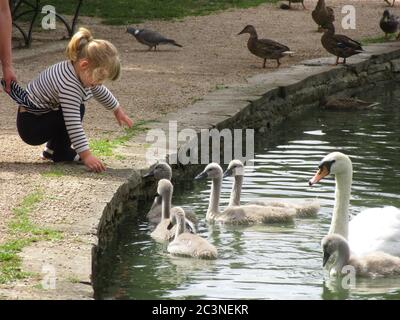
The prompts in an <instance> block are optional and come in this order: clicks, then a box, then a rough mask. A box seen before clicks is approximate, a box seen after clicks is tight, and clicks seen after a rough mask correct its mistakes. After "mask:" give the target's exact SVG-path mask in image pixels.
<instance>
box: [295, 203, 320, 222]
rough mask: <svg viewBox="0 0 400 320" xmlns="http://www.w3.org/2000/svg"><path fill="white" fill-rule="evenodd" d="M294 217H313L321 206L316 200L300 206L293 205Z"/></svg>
mask: <svg viewBox="0 0 400 320" xmlns="http://www.w3.org/2000/svg"><path fill="white" fill-rule="evenodd" d="M295 209H296V217H299V218H306V217H313V216H315V215H316V214H317V213H318V211H319V210H320V209H321V205H320V203H319V201H318V200H309V201H305V202H303V203H301V204H298V205H295Z"/></svg>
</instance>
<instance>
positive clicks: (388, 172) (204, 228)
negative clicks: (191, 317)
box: [97, 87, 400, 299]
mask: <svg viewBox="0 0 400 320" xmlns="http://www.w3.org/2000/svg"><path fill="white" fill-rule="evenodd" d="M380 90H381V91H380V93H381V97H380V100H381V102H382V104H381V105H379V106H377V107H375V108H374V109H373V110H363V111H358V112H348V111H344V112H343V111H320V110H311V111H310V112H308V113H307V114H305V115H303V116H302V117H301V118H293V119H290V120H288V121H286V122H285V124H283V125H282V127H281V128H280V129H279V131H275V132H273V133H271V134H270V133H268V135H269V136H268V137H267V136H266V138H270V136H271V135H273V136H274V141H271V140H263V137H261V136H258V137H257V138H258V140H257V141H256V144H257V146H256V148H255V150H256V156H255V159H254V161H253V162H252V163H249V165H248V166H246V168H245V178H244V183H243V191H242V201H243V203H245V202H248V201H251V200H255V199H257V200H259V199H262V200H266V199H271V198H278V199H282V198H284V199H286V200H288V201H292V202H296V201H302V200H304V199H313V198H318V199H319V200H320V203H321V206H322V208H321V211H320V213H319V214H318V216H317V217H316V218H310V219H296V220H295V222H294V223H293V224H291V225H271V226H262V225H253V226H248V227H243V226H223V225H209V224H207V223H206V222H205V221H204V218H205V212H206V209H207V204H208V197H209V194H210V183H211V182H210V181H202V182H199V183H192V182H187V183H185V187H184V189H180V188H179V186H177V188H175V190H180V192H176V193H175V194H174V199H173V203H174V204H175V205H182V206H183V207H191V208H194V210H195V211H196V214H197V215H198V217H199V219H200V220H201V222H200V226H199V233H200V235H201V236H203V237H205V238H207V239H208V240H209V241H210V242H211V243H212V244H213V245H215V246H216V247H217V248H218V251H219V259H217V260H215V261H198V260H195V259H190V258H181V257H179V258H176V257H171V256H170V255H168V253H167V252H166V247H165V245H161V244H156V243H155V242H154V241H152V239H151V238H150V236H149V234H150V227H149V225H148V224H147V222H146V221H145V219H144V218H143V216H144V213H145V212H147V209H148V208H142V209H141V212H140V214H139V217H138V218H129V219H128V220H127V221H126V222H125V223H124V224H123V226H122V229H121V234H120V240H119V245H118V248H117V249H116V250H115V253H114V254H113V255H112V256H113V257H112V258H109V259H111V260H110V261H109V266H112V267H109V268H107V270H104V271H103V272H104V275H103V276H102V277H101V279H102V281H101V287H100V288H99V289H98V290H97V291H98V295H99V296H100V297H101V298H114V299H190V298H201V299H400V279H374V280H368V279H357V281H356V284H355V285H354V286H350V288H348V289H344V288H343V286H341V284H340V283H338V280H336V279H329V278H328V277H326V275H325V274H324V272H323V270H322V254H321V249H320V241H321V239H322V237H323V236H324V235H325V234H327V232H328V229H329V225H330V219H331V213H332V209H333V204H334V180H333V178H332V177H330V178H329V179H326V180H324V182H323V183H321V184H319V185H317V186H315V187H312V188H311V187H309V186H308V183H307V182H308V180H309V178H310V177H311V176H313V175H314V172H315V170H316V168H317V165H318V163H319V161H320V160H321V159H322V157H324V156H325V155H326V154H327V153H329V152H332V151H341V152H344V153H346V154H348V155H349V156H350V157H351V158H352V160H353V166H354V177H353V190H352V198H351V204H350V213H351V215H356V214H358V213H359V212H360V211H362V210H364V209H366V208H369V207H379V206H382V205H393V206H396V207H400V192H399V187H398V178H399V176H400V161H399V150H400V126H399V123H400V121H399V120H400V110H399V107H398V105H399V102H400V90H397V91H396V90H389V89H387V87H384V88H380ZM366 94H367V95H369V96H370V97H368V96H367V97H365V99H371V100H374V101H375V100H376V99H377V98H376V96H377V93H376V92H375V93H374V92H372V91H371V92H367V93H366ZM389 101H390V102H389ZM232 182H233V180H232V178H229V179H226V180H224V181H223V184H222V194H221V207H222V208H223V207H224V206H226V205H227V203H228V201H229V195H230V190H231V186H232ZM116 257H118V259H117V258H116ZM112 259H114V260H112Z"/></svg>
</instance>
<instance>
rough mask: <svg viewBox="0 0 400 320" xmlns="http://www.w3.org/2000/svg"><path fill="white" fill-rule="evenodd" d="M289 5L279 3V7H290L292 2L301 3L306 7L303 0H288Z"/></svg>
mask: <svg viewBox="0 0 400 320" xmlns="http://www.w3.org/2000/svg"><path fill="white" fill-rule="evenodd" d="M288 1H289V5H287V4H284V3H282V4H281V9H286V10H287V9H290V8H291V7H292V3H301V4H302V5H303V8H304V9H307V8H306V6H305V5H304V0H288Z"/></svg>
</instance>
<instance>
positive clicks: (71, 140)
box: [10, 28, 132, 172]
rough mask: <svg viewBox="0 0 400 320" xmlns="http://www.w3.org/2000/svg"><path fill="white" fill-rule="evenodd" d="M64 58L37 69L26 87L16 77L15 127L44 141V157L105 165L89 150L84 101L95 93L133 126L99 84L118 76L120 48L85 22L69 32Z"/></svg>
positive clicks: (31, 139) (28, 138)
mask: <svg viewBox="0 0 400 320" xmlns="http://www.w3.org/2000/svg"><path fill="white" fill-rule="evenodd" d="M66 55H67V58H68V60H65V61H62V62H59V63H57V64H54V65H52V66H50V67H49V68H47V69H46V70H44V71H43V72H41V73H40V74H39V76H38V77H37V78H35V79H34V80H32V81H31V82H30V83H29V84H28V86H27V89H26V90H24V89H22V88H21V87H20V86H18V84H16V83H15V82H12V84H11V91H10V96H11V97H12V98H13V99H14V100H16V101H17V102H18V103H19V109H18V115H17V128H18V133H19V135H20V137H21V138H22V140H23V141H25V142H26V143H28V144H30V145H40V144H43V143H46V148H45V150H44V151H43V157H45V158H48V159H51V160H53V161H55V162H59V161H82V162H83V163H84V164H85V165H86V166H87V167H88V168H89V169H90V170H92V171H95V172H101V171H104V170H105V167H104V165H103V163H102V162H101V161H100V160H99V159H97V158H96V157H95V156H93V155H92V153H91V152H90V149H89V144H88V141H87V138H86V135H85V132H84V131H83V127H82V119H83V116H84V113H85V106H84V104H83V103H84V102H86V101H87V100H89V99H90V98H91V97H94V98H95V99H96V100H97V101H98V102H99V103H101V104H102V105H103V106H104V107H105V108H106V109H108V110H110V111H113V113H114V116H115V118H116V120H117V121H118V123H119V124H120V125H124V124H125V125H127V126H128V127H131V126H132V120H131V119H130V118H129V117H128V116H127V115H126V114H125V112H124V110H123V109H122V107H121V106H120V105H119V103H118V101H117V99H116V98H115V97H114V96H113V94H112V93H111V92H110V91H109V90H108V89H107V88H106V87H105V86H104V85H103V82H104V81H105V80H107V79H109V80H116V79H117V78H118V77H119V74H120V70H121V66H120V60H119V57H118V51H117V49H116V48H115V47H114V45H113V44H111V43H110V42H108V41H106V40H100V39H93V37H92V34H91V33H90V31H89V30H87V29H85V28H80V29H79V31H78V32H77V33H76V34H75V35H74V36H73V37H72V39H71V41H70V42H69V44H68V47H67V50H66Z"/></svg>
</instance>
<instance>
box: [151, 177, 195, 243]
mask: <svg viewBox="0 0 400 320" xmlns="http://www.w3.org/2000/svg"><path fill="white" fill-rule="evenodd" d="M173 189H174V188H173V186H172V183H171V181H169V180H167V179H161V180H160V181H159V182H158V187H157V192H158V194H159V196H160V197H161V199H162V200H161V208H162V212H161V221H160V223H159V224H158V225H157V226H156V228H155V229H154V230H153V232H152V233H151V234H150V236H151V237H152V238H153V239H155V240H157V241H160V242H163V241H168V240H171V239H172V238H173V237H174V236H175V229H176V226H173V225H172V222H171V219H172V218H173V217H174V215H175V213H176V208H172V209H171V199H172V193H173ZM185 221H186V223H187V224H188V225H189V226H190V228H191V229H192V230H195V226H194V225H193V224H192V223H191V222H190V221H189V220H187V219H185Z"/></svg>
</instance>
